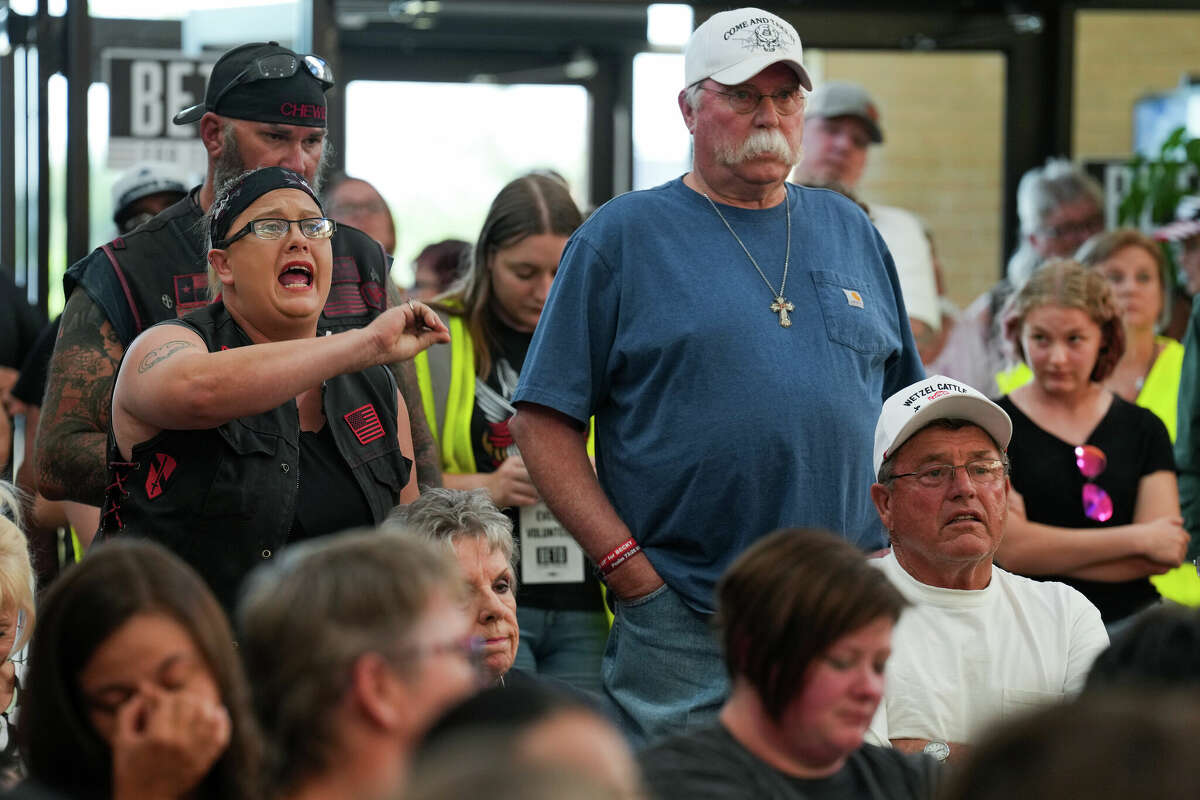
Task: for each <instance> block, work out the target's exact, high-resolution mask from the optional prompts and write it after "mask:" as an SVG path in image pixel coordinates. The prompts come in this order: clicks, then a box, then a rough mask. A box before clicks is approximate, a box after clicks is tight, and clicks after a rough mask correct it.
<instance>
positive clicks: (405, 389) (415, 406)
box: [388, 359, 442, 489]
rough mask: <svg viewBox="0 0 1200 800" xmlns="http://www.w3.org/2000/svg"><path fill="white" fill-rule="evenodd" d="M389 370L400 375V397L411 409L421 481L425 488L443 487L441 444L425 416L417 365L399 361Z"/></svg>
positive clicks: (414, 449)
mask: <svg viewBox="0 0 1200 800" xmlns="http://www.w3.org/2000/svg"><path fill="white" fill-rule="evenodd" d="M388 369H390V370H391V371H392V374H393V375H395V376H396V385H397V386H399V387H400V396H401V398H402V399H403V400H404V405H405V406H406V407H407V408H408V424H409V428H410V429H411V430H412V443H413V452H414V453H415V455H414V456H413V462H414V463H415V464H416V466H417V483H418V484H420V486H421V488H423V489H424V488H429V487H431V486H435V487H439V488H440V487H441V486H442V464H441V457H440V456H439V455H438V449H437V443H436V442H435V441H434V440H433V434H432V433H430V432H429V422H428V420H426V419H425V405H424V403H422V402H421V387H420V386H419V385H418V384H417V368H416V366H415V365H414V364H413V361H412V359H409V360H408V361H401V362H398V363H395V364H388Z"/></svg>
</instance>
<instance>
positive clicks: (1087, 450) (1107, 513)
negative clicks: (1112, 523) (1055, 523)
mask: <svg viewBox="0 0 1200 800" xmlns="http://www.w3.org/2000/svg"><path fill="white" fill-rule="evenodd" d="M1075 466H1077V467H1079V474H1080V475H1082V476H1083V477H1084V478H1086V479H1087V482H1086V483H1084V484H1083V515H1084V516H1085V517H1087V518H1088V519H1090V520H1093V521H1094V522H1108V521H1109V520H1110V519H1112V515H1113V504H1112V498H1111V497H1109V496H1108V492H1106V491H1104V490H1103V489H1101V488H1100V487H1099V486H1097V485H1096V484H1094V483H1092V481H1094V480H1095V479H1096V478H1098V477H1099V476H1100V473H1102V472H1104V468H1105V467H1107V466H1108V456H1106V455H1104V451H1103V450H1101V449H1100V448H1099V447H1096V446H1095V445H1094V444H1085V445H1081V446H1079V447H1076V448H1075Z"/></svg>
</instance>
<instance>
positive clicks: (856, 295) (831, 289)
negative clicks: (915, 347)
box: [811, 270, 889, 355]
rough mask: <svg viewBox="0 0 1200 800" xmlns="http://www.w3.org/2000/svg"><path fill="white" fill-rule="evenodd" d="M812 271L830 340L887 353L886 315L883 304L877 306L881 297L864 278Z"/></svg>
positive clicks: (862, 349)
mask: <svg viewBox="0 0 1200 800" xmlns="http://www.w3.org/2000/svg"><path fill="white" fill-rule="evenodd" d="M811 275H812V280H813V288H814V289H815V290H816V292H817V300H818V302H819V304H820V306H821V316H823V317H824V318H825V331H826V333H828V335H829V340H830V341H832V342H837V343H838V344H842V345H845V346H846V347H849V348H851V349H852V350H857V351H858V352H860V353H870V354H872V355H878V354H880V353H886V352H887V351H888V349H889V347H888V337H887V334H886V333H885V328H884V325H886V322H885V316H884V315H883V313H882V311H883V309H882V308H876V304H878V303H880V302H882V300H881V298H880V297H878V295H877V294H873V293H871V291H870V289H869V288H868V287H867V286H865V285H863V284H862V281H861V279H859V280H851V279H849V278H846V277H843V276H842V275H840V274H838V273H836V272H831V271H829V270H813V271H812V273H811Z"/></svg>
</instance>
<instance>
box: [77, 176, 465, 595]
mask: <svg viewBox="0 0 1200 800" xmlns="http://www.w3.org/2000/svg"><path fill="white" fill-rule="evenodd" d="M207 225H208V233H207V236H208V241H209V243H210V249H209V251H208V262H209V291H210V293H215V292H216V291H218V290H219V291H220V296H219V297H217V298H216V299H215V300H214V302H213V303H211V304H210V305H208V306H206V307H205V308H202V309H198V310H196V311H193V312H192V313H191V314H188V315H187V316H185V317H183V318H182V319H179V320H170V321H168V322H163V323H160V324H158V325H155V326H153V327H152V328H150V329H148V330H147V331H146V332H145V333H143V334H142V335H140V336H139V337H138V338H137V339H135V340H134V341H133V343H132V344H131V345H130V347H129V350H128V351H127V352H126V354H125V359H124V361H123V362H122V364H121V368H120V370H119V372H118V374H117V380H116V383H115V385H114V388H113V400H112V426H111V433H110V435H109V476H110V481H111V483H110V485H109V487H108V493H107V495H106V497H105V502H104V510H103V513H102V515H101V529H100V530H101V535H102V536H103V537H110V536H114V535H119V534H123V535H134V536H146V537H150V538H153V539H155V540H156V541H159V542H161V543H163V544H165V545H166V546H167V547H168V548H169V549H171V550H172V551H173V552H175V553H176V554H177V555H179V556H181V557H182V558H183V559H184V560H185V561H187V562H188V563H189V564H191V565H192V566H193V567H195V568H196V570H197V571H199V572H200V574H201V575H202V576H203V577H204V579H205V580H207V581H208V583H209V585H210V586H211V587H212V589H213V591H214V593H215V594H216V595H217V598H218V600H220V601H221V603H222V605H223V606H224V607H225V608H226V609H232V607H233V605H234V602H235V600H236V596H237V590H238V586H239V585H240V584H241V581H242V579H243V578H244V577H245V575H246V573H248V572H249V571H250V570H251V569H252V568H253V567H254V566H255V565H256V564H258V563H261V562H262V561H264V560H266V559H269V558H271V557H272V556H273V554H274V553H275V552H276V551H277V550H278V549H279V548H280V547H283V546H285V545H286V544H288V543H289V542H294V541H297V540H299V539H306V538H311V537H314V536H320V535H324V534H329V533H334V532H337V531H342V530H346V529H348V528H354V527H360V526H373V525H375V524H377V523H379V522H381V521H382V520H383V518H384V517H385V516H386V515H387V513H388V512H389V511H390V510H391V508H392V507H393V506H394V505H395V504H396V503H397V502H410V501H411V500H412V499H414V498H415V497H416V496H417V493H418V490H417V483H416V476H415V475H414V474H413V471H412V470H411V469H410V467H411V464H412V462H411V456H412V453H413V445H412V435H411V431H410V429H409V423H408V412H407V411H406V410H405V404H404V403H403V402H400V401H399V394H398V391H397V387H396V382H395V380H394V379H393V378H392V375H391V373H390V372H389V371H388V369H387V368H386V367H384V366H383V365H384V364H390V363H394V362H397V361H403V360H405V359H409V358H412V357H413V356H414V355H416V354H417V353H418V352H420V351H421V350H423V349H425V348H426V347H428V346H429V345H430V344H433V343H434V342H440V341H446V340H447V338H448V335H449V334H448V333H447V332H446V326H445V325H444V324H442V322H441V320H440V319H438V316H437V314H435V313H433V311H432V310H430V309H429V308H427V307H425V306H424V305H422V304H421V303H417V302H409V303H408V304H406V305H401V306H398V307H395V308H391V309H388V310H387V311H385V312H383V313H382V314H380V315H379V316H378V317H376V318H375V319H374V320H373V321H372V322H371V324H369V325H368V326H366V327H365V328H358V329H354V330H348V331H344V332H342V333H335V334H331V335H328V336H317V323H318V320H319V319H320V317H321V314H322V311H324V312H325V313H326V314H334V313H336V310H337V309H338V308H343V309H344V308H345V307H347V306H348V305H350V304H353V303H355V302H357V303H359V304H361V303H362V302H363V301H364V300H368V301H369V300H370V298H364V297H362V296H360V295H358V294H357V290H355V295H354V297H351V296H349V295H346V294H345V291H343V290H345V289H346V286H345V285H344V284H338V283H336V281H335V279H336V275H335V273H336V272H337V270H335V269H334V266H333V252H332V248H331V245H330V240H329V237H330V236H332V234H333V231H334V229H335V224H334V222H333V221H332V220H330V219H328V218H326V217H325V216H324V214H323V212H322V210H321V204H320V203H319V202H318V201H317V198H316V195H315V194H314V193H313V190H312V188H311V187H310V186H309V185H308V184H307V183H305V181H304V179H303V178H302V177H301V176H300V175H298V174H296V173H295V172H292V171H291V170H289V169H285V168H283V167H264V168H262V169H257V170H253V171H251V172H247V173H244V174H242V175H240V176H238V177H236V178H234V179H233V180H231V181H230V182H229V183H227V184H226V185H225V186H223V187H221V189H220V190H219V192H218V194H217V198H216V201H215V202H214V203H213V205H212V207H211V209H210V210H209V215H208V218H207ZM331 293H332V295H333V297H332V299H329V298H330V296H331ZM375 299H376V300H378V301H379V302H382V300H383V298H382V295H381V296H380V297H379V298H375ZM327 300H329V302H328V303H327V302H326V301H327ZM331 499H336V502H331Z"/></svg>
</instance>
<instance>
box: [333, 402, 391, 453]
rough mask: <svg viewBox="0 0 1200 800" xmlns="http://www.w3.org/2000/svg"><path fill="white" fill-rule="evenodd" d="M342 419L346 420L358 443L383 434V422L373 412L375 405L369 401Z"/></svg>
mask: <svg viewBox="0 0 1200 800" xmlns="http://www.w3.org/2000/svg"><path fill="white" fill-rule="evenodd" d="M342 419H344V420H346V424H347V425H349V426H350V430H352V431H353V432H354V435H355V436H356V437H357V438H358V443H359V444H367V443H368V442H373V441H375V440H376V439H378V438H380V437H382V436H383V423H382V422H380V421H379V415H378V414H376V413H375V406H373V405H371V404H370V403H367V404H366V405H365V406H360V407H359V408H356V409H354V410H353V411H351V412H350V413H349V414H346V415H345V416H343V417H342Z"/></svg>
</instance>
